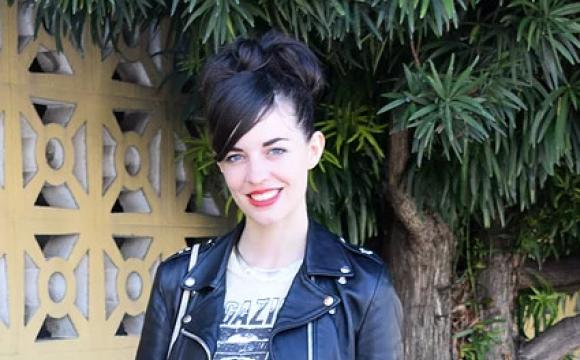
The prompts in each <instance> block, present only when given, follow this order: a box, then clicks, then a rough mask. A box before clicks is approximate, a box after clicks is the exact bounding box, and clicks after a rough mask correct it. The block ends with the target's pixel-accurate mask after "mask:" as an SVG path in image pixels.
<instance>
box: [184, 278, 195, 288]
mask: <svg viewBox="0 0 580 360" xmlns="http://www.w3.org/2000/svg"><path fill="white" fill-rule="evenodd" d="M183 284H184V285H185V286H187V287H192V286H193V285H195V279H194V278H192V277H189V278H187V279H185V281H184V282H183Z"/></svg>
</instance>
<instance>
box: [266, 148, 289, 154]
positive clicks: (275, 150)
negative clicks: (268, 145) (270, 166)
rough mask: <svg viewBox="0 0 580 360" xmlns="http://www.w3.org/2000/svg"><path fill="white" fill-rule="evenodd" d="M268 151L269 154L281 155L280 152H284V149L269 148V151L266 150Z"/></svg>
mask: <svg viewBox="0 0 580 360" xmlns="http://www.w3.org/2000/svg"><path fill="white" fill-rule="evenodd" d="M268 153H269V154H271V155H282V154H284V153H286V149H282V148H272V149H270V151H268Z"/></svg>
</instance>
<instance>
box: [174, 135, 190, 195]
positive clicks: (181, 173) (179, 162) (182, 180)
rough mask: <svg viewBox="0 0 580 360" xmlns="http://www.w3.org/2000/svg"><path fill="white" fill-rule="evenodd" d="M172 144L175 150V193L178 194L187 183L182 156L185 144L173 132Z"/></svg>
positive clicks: (185, 148)
mask: <svg viewBox="0 0 580 360" xmlns="http://www.w3.org/2000/svg"><path fill="white" fill-rule="evenodd" d="M173 144H174V145H173V146H174V152H175V195H176V196H177V195H179V194H180V193H181V192H182V191H183V190H184V189H185V185H186V183H187V173H186V171H185V161H184V156H185V152H186V151H187V146H185V143H184V142H183V140H181V138H180V137H179V135H177V133H173Z"/></svg>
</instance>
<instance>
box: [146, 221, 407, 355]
mask: <svg viewBox="0 0 580 360" xmlns="http://www.w3.org/2000/svg"><path fill="white" fill-rule="evenodd" d="M242 228H243V225H239V226H238V227H237V228H236V229H235V230H234V231H232V232H231V233H229V234H227V235H225V236H223V237H220V238H218V239H216V240H215V241H210V242H208V243H206V244H204V245H203V246H202V248H201V250H200V253H199V258H198V262H197V265H196V266H195V267H194V268H193V269H192V271H190V272H189V273H187V274H186V271H187V263H188V261H189V251H185V252H183V253H181V254H176V255H174V256H172V257H170V258H169V259H167V260H166V261H164V262H163V263H162V264H161V265H160V266H159V268H158V270H157V275H156V277H155V281H154V284H153V288H152V291H151V297H150V300H149V305H148V307H147V313H146V316H145V323H144V327H143V333H142V335H141V340H140V343H139V348H138V350H137V357H136V359H137V360H148V359H155V360H162V359H165V358H166V356H167V349H168V346H169V342H170V338H171V333H172V331H173V325H174V322H175V318H176V316H177V315H176V313H177V309H178V308H179V301H180V298H181V292H182V289H184V288H188V287H187V286H186V285H185V283H187V284H192V283H193V285H191V286H190V287H189V289H190V290H191V291H192V296H191V299H190V301H189V306H188V309H187V311H186V315H189V316H190V317H191V318H188V319H187V320H188V321H186V323H185V322H184V323H183V327H182V330H181V333H180V335H179V336H178V338H177V341H176V342H175V345H174V346H173V349H172V351H171V354H170V357H169V359H171V360H178V359H191V360H198V359H200V360H201V359H204V360H205V359H211V358H212V356H213V355H212V354H213V353H214V352H215V350H216V341H217V338H218V332H219V324H220V321H221V320H222V318H223V316H224V308H223V306H224V295H225V289H226V287H225V276H226V266H227V262H228V257H229V254H230V253H231V251H232V248H233V245H234V243H235V242H236V241H237V240H238V238H239V235H240V233H241V230H242ZM187 279H189V281H186V280H187ZM191 279H194V280H195V281H191ZM249 286H251V284H249ZM184 318H185V317H184ZM401 321H402V311H401V304H400V302H399V299H398V297H397V295H396V293H395V291H394V289H393V285H392V283H391V281H390V279H389V276H388V274H387V272H386V269H385V267H384V264H383V263H382V262H381V261H380V260H379V259H378V258H377V257H376V256H375V255H373V254H371V253H370V252H369V251H366V250H364V249H358V248H355V247H352V246H351V245H349V244H345V243H344V240H342V239H340V238H339V237H338V236H336V235H334V234H332V233H330V232H328V231H327V230H326V229H324V228H323V227H322V226H320V225H318V224H316V223H314V222H310V224H309V229H308V237H307V245H306V254H305V258H304V262H303V264H302V267H301V268H300V270H299V271H298V273H297V275H296V277H295V279H294V281H293V283H292V285H291V287H290V290H289V291H288V295H287V296H286V300H285V302H284V304H283V306H282V308H281V310H280V312H279V313H278V318H277V320H276V323H275V325H274V328H273V330H272V333H271V337H270V358H271V359H272V360H302V359H304V360H307V359H318V360H334V359H336V360H343V359H344V360H346V359H348V360H353V359H356V360H370V359H374V360H395V359H400V358H402V356H401V353H402V340H401V339H402V337H401ZM308 324H311V325H308Z"/></svg>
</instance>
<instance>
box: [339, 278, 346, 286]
mask: <svg viewBox="0 0 580 360" xmlns="http://www.w3.org/2000/svg"><path fill="white" fill-rule="evenodd" d="M338 283H339V284H340V285H344V284H346V278H345V277H344V276H341V277H339V278H338Z"/></svg>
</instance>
